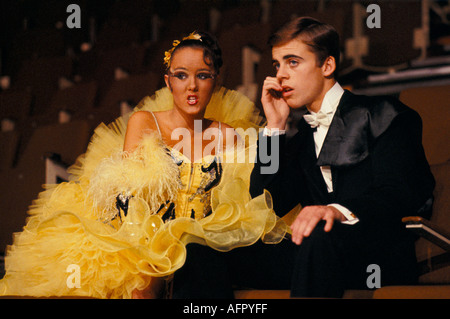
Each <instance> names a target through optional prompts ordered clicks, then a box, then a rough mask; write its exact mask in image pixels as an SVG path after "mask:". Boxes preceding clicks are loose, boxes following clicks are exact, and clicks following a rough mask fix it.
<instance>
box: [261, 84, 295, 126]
mask: <svg viewBox="0 0 450 319" xmlns="http://www.w3.org/2000/svg"><path fill="white" fill-rule="evenodd" d="M282 91H283V88H282V87H281V85H280V82H279V81H278V79H277V78H275V77H270V76H268V77H267V78H266V79H265V80H264V85H263V88H262V95H261V104H262V106H263V108H264V114H265V116H266V118H267V127H268V128H270V129H274V128H277V129H280V130H284V129H285V128H286V122H287V119H288V117H289V112H290V108H289V105H288V104H287V103H286V101H285V100H284V99H283V97H282Z"/></svg>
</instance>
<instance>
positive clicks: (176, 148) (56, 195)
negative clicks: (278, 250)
mask: <svg viewBox="0 0 450 319" xmlns="http://www.w3.org/2000/svg"><path fill="white" fill-rule="evenodd" d="M165 63H166V65H167V72H166V75H165V82H166V84H167V87H166V88H164V89H162V90H159V91H157V92H156V93H155V95H154V96H152V97H147V98H145V99H143V100H142V101H141V103H139V105H138V106H137V107H136V109H135V110H134V112H133V113H132V115H131V116H129V118H126V117H122V118H119V119H117V120H116V121H115V122H113V123H112V124H110V125H109V126H105V125H103V124H102V125H100V126H99V127H98V128H97V129H96V131H95V134H94V136H93V138H92V141H91V143H90V145H89V147H88V150H87V152H86V153H85V154H84V155H83V156H81V157H80V159H79V160H78V162H77V163H76V164H75V165H73V166H72V167H71V170H70V172H71V174H72V179H71V181H70V182H68V183H62V184H59V185H53V186H50V187H49V189H48V190H47V191H45V192H42V193H41V194H40V196H39V199H38V200H37V201H36V202H35V203H34V205H33V207H32V208H31V210H30V218H29V220H28V222H27V225H26V226H25V228H24V231H23V232H21V233H18V234H16V236H15V240H14V243H13V245H12V246H10V247H9V249H8V253H7V256H6V258H5V264H6V275H5V277H4V278H3V279H2V281H0V294H3V295H28V296H68V295H75V296H90V297H95V298H131V297H135V298H142V297H158V296H160V292H161V290H162V287H163V286H164V283H165V280H157V279H155V278H164V279H167V278H170V276H171V275H172V274H173V273H174V272H175V271H176V270H178V269H180V268H181V267H182V266H183V264H184V261H185V258H186V248H185V246H186V245H187V244H188V243H200V244H203V245H207V246H210V247H211V248H214V249H216V250H218V251H228V250H231V249H233V248H236V247H240V246H248V245H251V244H253V243H255V242H256V241H258V240H259V239H260V238H261V239H263V240H265V241H269V242H277V241H279V240H281V238H282V237H283V236H284V232H285V226H284V224H283V223H282V222H281V221H280V220H278V219H277V218H276V216H275V215H274V212H273V210H272V207H271V201H270V195H268V194H267V193H266V194H264V195H262V196H258V197H257V198H253V199H252V198H251V197H250V195H249V193H248V188H249V176H250V172H251V169H252V165H251V161H247V163H243V164H240V163H241V162H242V161H239V162H240V163H238V161H235V160H233V159H234V158H235V157H236V154H237V153H236V152H235V147H234V146H235V145H236V143H235V139H234V136H235V132H234V130H232V127H235V128H236V127H238V126H239V127H240V128H242V129H244V130H246V129H248V128H250V127H253V128H255V127H258V125H259V124H260V123H261V117H260V116H259V114H258V112H257V111H256V108H255V107H254V105H253V104H252V103H251V102H250V101H249V100H248V99H247V98H245V97H244V96H242V95H240V94H238V93H237V92H234V91H228V90H226V89H224V88H220V87H218V86H217V77H218V75H219V70H220V66H221V65H222V58H221V51H220V48H219V47H218V45H217V42H216V41H215V39H214V38H212V37H211V36H210V35H207V34H204V33H192V34H191V35H189V36H188V37H186V38H184V39H183V40H182V41H174V47H173V48H172V49H171V50H169V51H168V52H166V58H165ZM230 130H231V132H232V134H227V133H229V132H230ZM227 135H228V136H227ZM227 146H228V147H227ZM231 146H232V147H231ZM230 148H231V150H232V152H230ZM251 160H253V159H251Z"/></svg>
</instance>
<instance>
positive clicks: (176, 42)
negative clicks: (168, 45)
mask: <svg viewBox="0 0 450 319" xmlns="http://www.w3.org/2000/svg"><path fill="white" fill-rule="evenodd" d="M185 40H199V41H202V37H201V35H200V34H198V33H197V32H196V31H194V32H192V33H191V34H189V35H188V36H187V37H184V38H183V39H182V40H181V41H179V40H174V41H173V43H172V46H173V47H172V49H170V50H168V51H166V52H164V64H165V65H167V67H170V59H171V57H172V53H173V50H175V48H176V47H177V46H178V45H179V44H180V43H181V42H182V41H185Z"/></svg>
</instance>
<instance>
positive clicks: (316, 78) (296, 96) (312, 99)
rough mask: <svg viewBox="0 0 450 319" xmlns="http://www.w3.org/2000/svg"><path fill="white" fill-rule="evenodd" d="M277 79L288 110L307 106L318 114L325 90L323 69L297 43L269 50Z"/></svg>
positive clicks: (307, 49) (302, 45) (304, 45)
mask: <svg viewBox="0 0 450 319" xmlns="http://www.w3.org/2000/svg"><path fill="white" fill-rule="evenodd" d="M272 58H273V65H274V67H275V68H276V70H277V74H276V77H277V79H278V81H279V82H280V85H281V86H282V87H283V91H282V96H283V99H284V100H285V101H286V103H287V104H288V105H289V106H290V107H291V108H300V107H302V106H306V107H307V108H308V109H309V110H310V111H314V112H317V111H318V110H319V109H320V107H321V104H322V100H323V98H324V96H325V93H326V92H327V90H328V88H326V87H325V82H326V79H325V74H324V72H323V67H322V66H318V63H317V58H316V55H315V54H314V53H313V52H311V50H310V48H309V46H308V45H306V44H305V43H304V42H303V41H302V40H300V39H293V40H291V41H289V42H287V43H284V44H281V45H279V46H274V47H273V48H272Z"/></svg>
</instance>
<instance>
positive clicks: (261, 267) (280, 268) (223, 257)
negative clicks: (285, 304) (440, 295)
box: [173, 223, 417, 298]
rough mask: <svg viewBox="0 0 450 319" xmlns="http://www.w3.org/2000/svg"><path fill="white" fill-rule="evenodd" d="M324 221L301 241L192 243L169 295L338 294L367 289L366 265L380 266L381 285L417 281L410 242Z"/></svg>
mask: <svg viewBox="0 0 450 319" xmlns="http://www.w3.org/2000/svg"><path fill="white" fill-rule="evenodd" d="M323 226H324V224H323V223H319V224H318V226H317V227H316V228H315V230H314V231H313V232H312V234H311V235H310V236H309V237H308V238H305V239H304V240H303V242H302V244H301V245H300V246H297V245H295V244H293V243H292V242H291V241H290V240H283V241H282V242H281V243H279V244H276V245H269V244H263V243H261V242H258V243H256V244H254V245H252V246H249V247H243V248H237V249H234V250H232V251H230V252H218V251H215V250H213V249H211V248H209V247H206V246H201V245H197V244H190V245H188V247H187V259H186V263H185V265H184V266H183V268H181V269H180V270H179V271H177V272H176V273H175V276H174V286H173V297H174V298H233V288H235V287H240V288H253V289H290V290H291V295H292V296H293V297H330V298H339V297H341V296H342V294H343V292H344V290H345V289H367V288H368V286H367V279H368V278H369V276H371V275H373V274H372V272H371V271H370V270H369V269H368V267H369V266H370V265H376V266H377V267H378V268H379V269H380V273H379V275H380V276H381V278H380V281H381V285H390V284H413V283H415V282H416V279H417V272H416V268H415V267H416V259H415V254H414V245H413V241H405V240H404V238H403V237H402V238H390V240H386V238H384V237H382V238H383V239H374V238H373V236H371V234H367V232H366V231H365V230H364V228H363V227H360V225H358V224H356V225H351V226H350V225H344V224H339V223H336V224H335V225H334V227H333V229H332V231H331V232H325V231H324V230H323ZM376 237H379V236H376ZM385 237H386V236H385ZM400 239H401V240H400ZM411 243H412V244H411ZM369 288H370V287H369Z"/></svg>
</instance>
